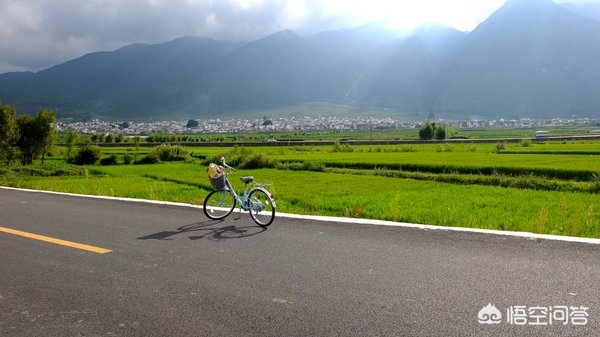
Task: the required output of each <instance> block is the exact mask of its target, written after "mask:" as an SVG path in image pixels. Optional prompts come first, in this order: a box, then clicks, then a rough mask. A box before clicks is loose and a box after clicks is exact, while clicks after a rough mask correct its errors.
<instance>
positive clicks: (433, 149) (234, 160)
mask: <svg viewBox="0 0 600 337" xmlns="http://www.w3.org/2000/svg"><path fill="white" fill-rule="evenodd" d="M189 150H190V152H192V153H193V156H194V159H193V160H191V161H188V162H177V163H161V164H154V165H122V164H121V165H114V166H88V167H84V168H80V167H73V166H68V165H66V164H64V160H62V158H61V156H60V155H57V156H55V157H54V158H53V160H51V161H50V162H49V163H47V164H46V165H45V167H44V168H40V167H36V170H39V172H37V171H35V170H34V169H32V170H31V172H20V171H18V170H5V171H4V172H0V183H1V184H2V185H9V186H15V187H26V188H34V189H43V190H56V191H66V192H72V193H82V194H96V195H109V196H122V197H133V198H145V199H155V200H167V201H175V202H184V203H191V204H196V205H199V204H201V203H202V201H203V199H204V196H206V194H207V193H208V192H209V191H210V188H211V187H210V183H209V182H208V180H207V178H206V165H207V163H208V162H210V161H215V160H217V158H219V157H220V156H221V155H225V156H227V157H228V159H229V163H231V164H232V165H233V166H236V167H238V171H236V172H235V173H233V174H232V175H231V176H230V178H231V181H232V182H233V183H234V186H236V187H238V188H241V187H242V184H241V183H240V182H239V180H238V177H241V176H244V175H253V176H254V177H255V178H256V181H258V182H264V183H271V184H272V185H271V187H270V190H271V191H272V192H274V193H275V195H276V200H277V210H278V211H280V212H287V213H299V214H321V215H332V216H346V217H361V218H371V219H382V220H391V221H400V222H414V223H423V224H432V225H440V226H460V227H472V228H487V229H501V230H511V231H527V232H534V233H545V234H557V235H570V236H584V237H600V209H599V206H598V205H599V201H600V194H599V192H600V160H599V159H600V143H598V142H590V141H587V142H563V143H553V142H547V143H546V144H537V143H532V144H516V143H515V144H505V146H504V149H502V150H498V148H497V146H496V144H452V145H448V144H424V145H385V146H377V145H362V146H347V145H339V144H338V145H335V146H313V147H309V146H293V145H290V146H273V147H257V148H241V147H234V148H225V147H219V148H207V147H197V148H190V149H189ZM104 151H105V155H108V154H110V153H117V155H118V156H122V155H123V154H125V153H126V152H128V151H131V149H126V148H105V149H104ZM145 151H148V149H146V150H145ZM140 155H141V154H140ZM56 170H63V171H65V172H67V173H68V174H65V173H64V172H63V173H61V174H53V173H52V172H55V171H56ZM45 171H48V172H50V173H44V172H45ZM69 172H70V173H69ZM198 214H199V217H201V216H202V215H201V213H198Z"/></svg>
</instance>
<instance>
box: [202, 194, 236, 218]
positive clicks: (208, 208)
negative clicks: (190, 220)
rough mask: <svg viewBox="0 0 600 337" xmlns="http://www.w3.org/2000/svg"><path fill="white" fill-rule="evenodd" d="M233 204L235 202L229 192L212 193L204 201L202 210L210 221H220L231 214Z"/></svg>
mask: <svg viewBox="0 0 600 337" xmlns="http://www.w3.org/2000/svg"><path fill="white" fill-rule="evenodd" d="M235 204H236V200H235V198H234V197H233V195H232V194H231V192H230V191H227V190H221V191H212V192H210V193H209V194H208V195H207V196H206V199H204V205H203V207H202V209H203V210H204V214H205V215H206V216H207V217H209V218H210V219H213V220H221V219H223V218H225V217H226V216H228V215H229V214H231V212H233V209H234V208H235Z"/></svg>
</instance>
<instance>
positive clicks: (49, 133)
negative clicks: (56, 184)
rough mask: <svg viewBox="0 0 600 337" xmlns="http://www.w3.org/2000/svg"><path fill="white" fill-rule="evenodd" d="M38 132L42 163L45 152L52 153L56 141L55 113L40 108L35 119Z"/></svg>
mask: <svg viewBox="0 0 600 337" xmlns="http://www.w3.org/2000/svg"><path fill="white" fill-rule="evenodd" d="M36 125H37V129H38V132H40V135H39V136H40V143H41V144H40V146H41V151H42V153H41V154H42V165H44V159H45V158H46V155H47V154H50V153H52V147H53V146H54V143H55V142H56V115H55V114H54V112H51V111H48V110H44V109H42V110H40V111H39V112H38V116H37V119H36Z"/></svg>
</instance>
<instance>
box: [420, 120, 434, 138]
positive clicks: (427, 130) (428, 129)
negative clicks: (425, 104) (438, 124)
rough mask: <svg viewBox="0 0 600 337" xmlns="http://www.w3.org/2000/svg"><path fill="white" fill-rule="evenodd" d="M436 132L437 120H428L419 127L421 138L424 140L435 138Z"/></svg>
mask: <svg viewBox="0 0 600 337" xmlns="http://www.w3.org/2000/svg"><path fill="white" fill-rule="evenodd" d="M434 134H435V122H434V123H431V122H427V123H426V124H425V125H423V126H422V127H421V129H419V138H420V139H422V140H430V139H433V135H434Z"/></svg>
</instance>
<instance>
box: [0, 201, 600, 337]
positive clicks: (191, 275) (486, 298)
mask: <svg viewBox="0 0 600 337" xmlns="http://www.w3.org/2000/svg"><path fill="white" fill-rule="evenodd" d="M0 227H1V228H3V229H4V230H5V231H2V230H0V252H1V253H0V336H6V337H12V336H28V337H29V336H44V337H48V336H61V337H62V336H170V337H177V336H186V337H189V336H549V335H560V336H585V335H587V336H589V335H598V333H600V303H599V302H600V289H599V287H598V280H600V246H598V245H593V244H582V243H566V242H559V241H546V240H539V239H535V240H534V239H526V238H514V237H505V236H498V235H488V234H477V233H463V232H451V231H439V230H423V229H414V228H402V227H385V226H371V225H360V224H344V223H329V222H320V221H314V220H306V219H287V218H283V217H280V218H276V220H275V222H274V224H273V225H272V226H271V227H269V228H268V229H267V230H262V229H261V228H259V227H256V226H255V225H253V223H252V221H251V219H250V218H249V217H248V216H247V215H245V214H244V215H242V217H241V219H239V220H234V219H233V217H232V218H231V219H228V220H227V221H223V222H217V221H210V220H207V219H206V218H205V217H204V215H203V214H202V211H201V210H200V209H197V208H192V207H179V206H170V205H156V204H146V203H134V202H124V201H115V200H101V199H91V198H80V197H71V196H61V195H51V194H43V193H30V192H24V191H14V190H4V189H0ZM6 229H11V230H19V231H22V232H27V233H35V234H38V235H43V236H47V237H52V238H56V239H62V240H67V241H70V242H77V243H82V244H86V245H91V246H94V247H98V248H105V249H109V250H111V251H110V252H108V253H105V254H98V253H94V252H91V251H86V250H82V249H79V248H72V247H68V246H64V245H58V244H55V243H51V242H45V241H40V240H38V239H32V238H28V237H23V236H20V235H15V234H11V233H8V232H6ZM488 303H489V304H492V305H493V306H494V307H496V308H497V309H498V311H499V312H498V313H500V314H501V315H502V318H501V321H500V322H499V323H498V324H481V323H479V322H478V314H479V313H480V310H481V309H482V308H483V307H484V306H487V305H488ZM562 306H568V308H564V307H562ZM550 307H551V308H550ZM571 307H572V308H571ZM582 307H583V308H582ZM509 314H510V315H509ZM565 314H566V316H565ZM572 314H573V315H572ZM537 323H539V324H540V325H534V324H537ZM544 323H545V325H544ZM563 323H566V324H563ZM520 324H525V325H520Z"/></svg>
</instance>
